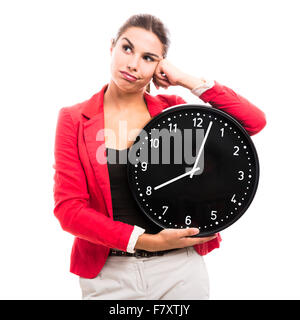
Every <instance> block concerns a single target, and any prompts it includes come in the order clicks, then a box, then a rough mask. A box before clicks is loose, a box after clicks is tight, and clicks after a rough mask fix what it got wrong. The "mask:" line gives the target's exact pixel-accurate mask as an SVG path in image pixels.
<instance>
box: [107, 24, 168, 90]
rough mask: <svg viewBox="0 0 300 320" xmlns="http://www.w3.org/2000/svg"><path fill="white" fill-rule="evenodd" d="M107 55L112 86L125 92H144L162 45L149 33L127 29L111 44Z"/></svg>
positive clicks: (161, 52)
mask: <svg viewBox="0 0 300 320" xmlns="http://www.w3.org/2000/svg"><path fill="white" fill-rule="evenodd" d="M111 56H112V60H111V75H112V80H113V81H114V82H115V84H116V85H117V86H118V87H119V88H120V89H121V90H123V91H127V92H132V93H133V92H138V91H144V88H145V87H146V86H147V84H148V83H149V82H150V81H151V79H152V76H153V74H154V71H155V69H156V66H157V65H158V63H159V61H160V60H161V59H163V45H162V43H161V42H160V40H159V38H158V37H157V36H156V35H155V34H154V33H153V32H150V31H147V30H145V29H142V28H137V27H131V28H128V29H127V30H126V31H125V32H124V33H122V34H121V36H120V37H119V39H118V41H117V43H115V44H114V45H113V44H112V46H111Z"/></svg>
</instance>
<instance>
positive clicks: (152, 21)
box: [114, 14, 170, 92]
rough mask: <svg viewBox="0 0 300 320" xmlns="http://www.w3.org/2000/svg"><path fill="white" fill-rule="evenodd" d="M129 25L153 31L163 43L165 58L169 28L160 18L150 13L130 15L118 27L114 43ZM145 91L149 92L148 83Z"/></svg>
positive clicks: (168, 43) (168, 44)
mask: <svg viewBox="0 0 300 320" xmlns="http://www.w3.org/2000/svg"><path fill="white" fill-rule="evenodd" d="M130 27H138V28H142V29H145V30H147V31H151V32H153V33H154V34H155V35H156V36H157V37H158V39H159V40H160V42H161V43H162V45H163V50H164V51H163V57H164V58H165V57H166V56H167V52H168V49H169V46H170V39H169V36H168V35H169V30H168V29H167V28H166V27H165V26H164V24H163V23H162V22H161V20H160V19H158V18H157V17H155V16H153V15H151V14H136V15H133V16H131V17H130V18H129V19H127V20H126V21H125V23H124V24H123V25H122V26H121V28H120V29H119V31H118V33H117V36H116V38H115V39H114V44H115V43H116V42H117V41H118V39H119V38H120V36H121V35H122V34H123V33H124V32H125V31H126V30H127V29H129V28H130ZM146 91H147V92H150V83H149V84H148V85H147V88H146Z"/></svg>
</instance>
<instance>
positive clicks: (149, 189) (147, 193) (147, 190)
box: [146, 186, 152, 196]
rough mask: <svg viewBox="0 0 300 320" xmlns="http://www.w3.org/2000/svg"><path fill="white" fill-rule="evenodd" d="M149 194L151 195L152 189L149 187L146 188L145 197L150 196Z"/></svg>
mask: <svg viewBox="0 0 300 320" xmlns="http://www.w3.org/2000/svg"><path fill="white" fill-rule="evenodd" d="M151 193H152V188H151V187H150V186H148V187H147V188H146V195H147V196H150V195H151Z"/></svg>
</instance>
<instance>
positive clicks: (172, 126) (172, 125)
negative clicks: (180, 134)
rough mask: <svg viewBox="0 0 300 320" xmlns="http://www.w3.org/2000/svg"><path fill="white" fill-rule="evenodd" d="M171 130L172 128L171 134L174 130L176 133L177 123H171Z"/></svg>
mask: <svg viewBox="0 0 300 320" xmlns="http://www.w3.org/2000/svg"><path fill="white" fill-rule="evenodd" d="M169 128H170V132H171V131H172V130H174V132H176V129H177V123H174V124H173V123H170V124H169Z"/></svg>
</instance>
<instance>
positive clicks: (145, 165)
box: [141, 161, 148, 171]
mask: <svg viewBox="0 0 300 320" xmlns="http://www.w3.org/2000/svg"><path fill="white" fill-rule="evenodd" d="M141 166H142V171H146V170H147V166H148V164H147V162H145V161H143V162H142V163H141Z"/></svg>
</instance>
